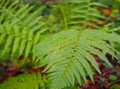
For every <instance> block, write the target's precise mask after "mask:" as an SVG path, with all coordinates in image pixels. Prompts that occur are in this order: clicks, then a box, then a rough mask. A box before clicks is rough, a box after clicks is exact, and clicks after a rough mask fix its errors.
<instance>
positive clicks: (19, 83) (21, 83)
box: [0, 73, 46, 89]
mask: <svg viewBox="0 0 120 89" xmlns="http://www.w3.org/2000/svg"><path fill="white" fill-rule="evenodd" d="M45 87H46V86H45V80H44V79H43V76H41V75H40V74H39V73H37V74H34V73H33V74H22V75H19V76H16V77H11V78H9V79H8V80H6V81H4V82H3V83H1V84H0V89H45Z"/></svg>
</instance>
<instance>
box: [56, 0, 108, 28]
mask: <svg viewBox="0 0 120 89" xmlns="http://www.w3.org/2000/svg"><path fill="white" fill-rule="evenodd" d="M57 7H58V11H57V12H56V14H57V13H58V14H57V16H59V17H60V15H62V14H63V16H61V17H63V23H64V27H65V29H67V30H68V29H69V28H70V29H71V28H72V29H78V30H79V29H81V30H83V29H85V28H87V27H88V26H91V27H93V28H96V29H98V28H100V26H98V24H103V19H105V16H104V15H103V14H101V13H100V11H98V9H97V8H96V7H106V6H104V5H102V4H100V3H95V2H92V0H82V1H81V0H66V1H63V3H62V4H60V5H56V7H55V9H56V8H57ZM61 21H62V19H61Z"/></svg>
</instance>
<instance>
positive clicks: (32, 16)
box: [0, 0, 47, 58]
mask: <svg viewBox="0 0 120 89" xmlns="http://www.w3.org/2000/svg"><path fill="white" fill-rule="evenodd" d="M33 8H34V6H30V5H28V4H27V5H22V7H21V6H20V4H18V3H13V2H12V3H11V0H1V1H0V46H1V47H3V45H4V47H3V48H2V49H1V50H2V52H1V53H0V54H1V55H0V56H1V58H3V56H5V55H7V54H8V57H10V56H11V57H15V55H17V57H19V56H21V55H24V56H25V58H27V57H28V55H29V54H30V53H31V51H32V48H33V45H34V44H36V43H37V42H39V40H40V35H41V33H43V32H45V31H46V30H47V28H46V26H45V24H44V23H43V22H42V21H41V18H42V17H41V14H39V13H41V12H42V10H43V9H44V6H41V7H40V8H39V9H37V10H36V11H33ZM31 12H32V13H31Z"/></svg>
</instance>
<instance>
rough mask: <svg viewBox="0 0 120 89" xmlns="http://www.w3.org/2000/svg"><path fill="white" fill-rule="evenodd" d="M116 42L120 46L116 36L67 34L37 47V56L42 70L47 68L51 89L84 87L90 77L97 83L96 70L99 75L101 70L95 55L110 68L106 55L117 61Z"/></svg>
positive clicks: (60, 33) (87, 32) (49, 39)
mask: <svg viewBox="0 0 120 89" xmlns="http://www.w3.org/2000/svg"><path fill="white" fill-rule="evenodd" d="M111 37H112V38H111ZM106 41H109V42H110V43H109V44H108V43H107V42H106ZM114 42H117V43H120V36H119V35H117V34H115V33H112V34H110V33H106V32H102V31H98V30H97V31H92V30H85V31H82V32H81V33H80V32H79V31H76V30H68V31H62V32H59V33H57V34H55V35H53V36H51V37H50V38H47V39H45V40H44V41H42V42H40V43H39V44H38V45H36V46H35V49H34V53H35V54H36V56H37V57H38V58H39V60H40V65H39V66H41V65H47V67H46V69H45V70H44V71H46V72H47V73H48V79H49V80H51V81H52V83H51V85H50V89H62V88H64V87H66V86H74V85H75V81H77V82H78V83H79V84H80V85H83V84H84V83H85V81H86V77H87V76H89V77H90V79H91V80H92V82H94V81H93V74H94V71H93V69H95V70H96V71H98V72H99V73H100V70H99V67H98V64H97V62H96V60H95V58H94V57H93V55H92V54H94V55H98V56H99V57H100V58H101V60H103V61H104V62H105V63H107V64H108V65H109V66H111V64H110V62H109V61H108V59H107V58H106V56H105V54H106V53H109V54H111V55H112V56H113V57H116V55H115V52H117V50H115V49H114V47H112V45H111V44H113V43H114ZM99 49H101V50H102V51H100V50H99Z"/></svg>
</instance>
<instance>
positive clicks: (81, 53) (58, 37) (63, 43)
mask: <svg viewBox="0 0 120 89" xmlns="http://www.w3.org/2000/svg"><path fill="white" fill-rule="evenodd" d="M3 3H5V5H6V2H4V1H3ZM8 5H9V4H8ZM8 5H7V6H8ZM11 5H12V4H11ZM11 5H10V6H8V7H11ZM2 6H4V5H3V4H2ZM50 6H51V7H50V9H52V10H53V11H54V10H55V11H57V12H55V13H53V12H50V15H52V16H53V17H55V18H56V19H57V21H55V22H51V24H49V23H47V21H46V24H47V25H51V26H52V25H53V26H54V24H57V26H58V27H60V28H56V29H60V32H58V33H56V34H52V35H51V36H47V37H46V36H45V38H44V39H43V38H41V39H42V41H41V42H40V37H41V36H40V34H41V33H43V32H44V31H46V25H45V29H42V28H41V25H42V26H43V25H44V24H45V23H43V22H41V21H39V19H38V18H36V16H35V17H32V16H31V15H32V14H33V12H31V13H28V14H25V17H24V18H23V20H22V23H23V22H24V20H25V22H26V20H27V16H28V15H29V14H30V17H29V16H28V20H29V19H30V22H29V23H27V25H26V23H23V25H20V23H17V24H12V26H13V27H14V25H15V27H16V28H19V25H20V28H21V30H22V31H19V34H21V36H26V37H28V35H27V34H25V33H26V32H27V33H28V34H29V35H30V38H31V33H33V32H34V27H35V28H36V27H37V26H38V27H39V26H40V28H37V29H35V32H36V30H37V32H36V34H38V36H37V37H38V39H39V40H36V39H35V41H37V42H36V43H35V44H36V45H32V47H33V48H34V49H33V50H30V49H31V48H29V47H28V48H29V49H28V48H26V51H27V54H29V52H32V51H33V55H34V56H35V57H37V59H36V60H34V66H37V67H43V66H45V69H44V70H43V72H45V74H46V77H47V79H48V80H47V81H49V82H47V84H46V85H47V86H48V87H47V88H45V87H44V88H45V89H69V88H70V87H71V88H72V89H75V88H76V89H78V88H77V87H76V86H77V85H78V84H79V85H81V86H82V85H84V84H85V83H86V80H87V78H90V79H91V81H92V82H93V83H94V79H93V75H94V73H95V72H96V71H97V72H99V73H101V72H100V69H99V66H98V63H97V62H96V60H95V58H94V56H95V55H97V56H99V57H100V58H101V60H103V61H104V62H105V63H106V64H107V65H109V66H110V67H111V66H112V65H111V63H110V62H109V60H108V59H107V57H106V54H108V53H109V54H110V55H112V57H115V58H117V56H116V54H119V52H118V51H117V50H116V49H115V48H114V45H115V44H116V43H120V36H119V35H118V34H116V33H115V32H114V31H110V32H109V31H108V29H109V28H108V27H103V28H101V27H99V26H98V24H102V23H103V21H102V20H103V19H104V18H105V17H104V16H102V15H101V14H100V13H99V11H98V10H97V8H95V7H98V6H100V7H103V5H101V4H99V3H95V2H92V0H82V1H81V0H75V1H74V0H66V1H63V2H61V3H60V4H55V5H54V4H51V5H50ZM4 7H5V6H4ZM23 7H24V6H22V8H21V9H24V8H23ZM1 8H2V7H1ZM12 8H13V7H12ZM69 8H70V9H69ZM21 9H18V11H16V10H14V12H19V10H20V11H21ZM27 10H28V9H27ZM27 10H26V9H24V12H26V11H27ZM66 10H68V11H67V12H65V11H66ZM3 11H4V10H3ZM10 11H12V9H11V8H10ZM30 11H31V10H30ZM28 12H29V11H28ZM36 13H39V12H36ZM1 14H2V13H1ZM18 15H19V13H18ZM15 16H16V15H15ZM57 16H58V17H57ZM20 17H21V15H20ZM21 18H22V17H21ZM35 18H36V19H37V22H35V23H36V24H37V23H38V25H37V26H36V24H33V22H31V21H35V20H34V19H35ZM42 18H43V17H42ZM48 18H49V16H48ZM4 20H5V21H6V19H5V18H4ZM1 21H2V20H1ZM10 21H13V22H12V23H14V22H15V21H16V19H13V20H10ZM60 21H61V23H60ZM3 22H4V21H3ZM8 22H9V20H8V21H6V23H2V24H1V29H2V30H1V35H0V36H2V35H4V33H5V32H4V31H3V27H6V26H7V25H8V26H9V25H10V26H11V24H10V23H8ZM31 24H32V25H31ZM26 26H27V27H26ZM32 26H34V27H33V28H31V27H32ZM88 26H92V29H95V30H90V29H88ZM27 28H28V29H27ZM30 28H31V29H32V30H29V29H30ZM43 28H44V26H43ZM24 29H25V30H24ZM26 29H27V30H26ZM49 29H51V28H49ZM52 29H53V28H52ZM97 29H99V30H97ZM111 29H112V28H111ZM114 29H115V28H114ZM61 30H62V31H61ZM24 31H26V32H25V33H24ZM31 31H32V32H31ZM8 32H14V30H12V29H11V30H10V31H9V29H8ZM5 34H6V33H5ZM16 34H17V33H15V35H16ZM36 34H35V35H34V36H36ZM12 35H13V34H10V37H11V36H12ZM8 36H9V34H8ZM10 37H9V39H10ZM0 38H1V37H0ZM28 38H29V37H28ZM33 38H34V37H33ZM6 39H7V38H5V37H4V40H6ZM11 39H12V38H11ZM31 40H32V41H31V42H34V41H33V39H31ZM11 41H13V40H11ZM1 42H3V44H5V42H4V41H3V40H2V41H1ZM19 42H21V43H22V42H23V41H22V40H20V41H19ZM38 42H40V43H38ZM15 43H16V42H15ZM37 43H38V44H37ZM7 44H8V43H7ZM11 44H12V43H11ZM26 44H29V41H27V42H26ZM30 44H31V43H30ZM30 44H29V45H30ZM1 45H2V44H1ZM25 47H26V46H23V48H25ZM30 47H31V46H30ZM13 48H15V49H16V50H17V47H16V46H13ZM23 48H22V49H23ZM4 50H5V52H6V51H9V50H8V47H7V48H6V49H4ZM4 50H3V53H4ZM19 50H21V49H19ZM15 52H16V51H14V52H12V53H11V55H12V56H13V54H14V55H16V53H15ZM3 53H2V54H3ZM9 53H10V52H9ZM20 53H23V51H20ZM18 54H19V52H18ZM23 54H24V53H23ZM25 57H28V55H27V56H26V52H25ZM41 77H42V76H41ZM20 78H21V77H20ZM26 78H27V77H26ZM38 79H39V78H38ZM13 80H14V79H13ZM40 80H41V78H40ZM8 81H12V80H8ZM15 81H16V79H15ZM29 81H32V80H29ZM41 81H42V80H41ZM15 83H18V82H17V81H16V82H15ZM15 83H14V84H15ZM4 84H8V83H7V82H4V83H3V85H4ZM3 85H2V86H3ZM8 86H9V84H8ZM10 86H11V85H10ZM13 87H14V86H13ZM23 87H27V83H25V85H24V86H23ZM7 88H8V87H7ZM19 88H20V89H21V87H18V89H19ZM27 88H28V87H27ZM44 88H43V89H44ZM2 89H4V87H3V88H2ZM35 89H37V88H35ZM38 89H39V88H38ZM40 89H41V88H40Z"/></svg>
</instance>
